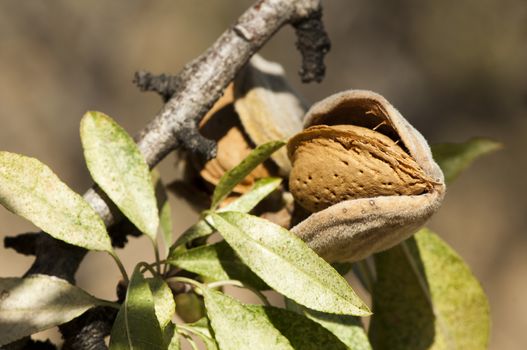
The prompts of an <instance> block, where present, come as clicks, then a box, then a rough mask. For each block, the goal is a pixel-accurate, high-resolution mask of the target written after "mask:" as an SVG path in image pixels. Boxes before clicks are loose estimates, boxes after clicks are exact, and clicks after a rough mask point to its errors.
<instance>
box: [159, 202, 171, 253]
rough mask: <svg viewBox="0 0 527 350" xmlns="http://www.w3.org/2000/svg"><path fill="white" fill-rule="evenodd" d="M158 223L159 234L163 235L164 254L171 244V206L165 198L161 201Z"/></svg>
mask: <svg viewBox="0 0 527 350" xmlns="http://www.w3.org/2000/svg"><path fill="white" fill-rule="evenodd" d="M159 224H160V226H161V234H162V235H163V241H164V242H165V247H166V254H167V255H168V252H169V247H170V245H171V244H172V240H173V238H172V232H173V229H172V227H173V226H172V207H171V206H170V202H169V201H168V200H167V201H166V202H165V203H163V206H162V207H161V211H160V213H159Z"/></svg>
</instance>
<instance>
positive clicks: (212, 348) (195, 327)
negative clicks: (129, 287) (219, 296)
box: [186, 317, 218, 350]
mask: <svg viewBox="0 0 527 350" xmlns="http://www.w3.org/2000/svg"><path fill="white" fill-rule="evenodd" d="M186 326H187V327H189V328H191V329H192V332H194V334H196V335H197V336H198V337H199V338H200V339H201V340H202V341H203V343H204V344H205V348H207V350H218V345H217V344H216V341H215V340H214V337H213V336H212V332H211V329H210V325H209V321H208V319H207V318H206V317H203V318H201V319H199V320H198V321H196V322H194V323H191V324H188V325H186Z"/></svg>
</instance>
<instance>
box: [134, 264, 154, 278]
mask: <svg viewBox="0 0 527 350" xmlns="http://www.w3.org/2000/svg"><path fill="white" fill-rule="evenodd" d="M137 266H141V267H144V268H145V270H148V271H150V273H151V274H152V276H158V275H159V273H158V272H156V271H155V270H154V269H153V268H152V264H149V263H146V262H144V261H141V262H140V263H138V264H137ZM142 272H144V271H142Z"/></svg>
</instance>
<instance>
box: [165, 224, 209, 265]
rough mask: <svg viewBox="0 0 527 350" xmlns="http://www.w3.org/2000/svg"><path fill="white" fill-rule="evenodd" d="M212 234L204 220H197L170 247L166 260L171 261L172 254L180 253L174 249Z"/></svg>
mask: <svg viewBox="0 0 527 350" xmlns="http://www.w3.org/2000/svg"><path fill="white" fill-rule="evenodd" d="M212 233H214V230H213V229H212V227H210V225H209V224H207V222H206V221H205V220H199V221H198V222H197V223H195V224H194V225H192V226H190V227H189V228H188V229H187V230H186V231H185V232H183V233H182V234H181V236H179V238H178V239H177V240H176V243H174V244H173V245H172V246H171V247H170V253H169V255H168V258H169V259H172V258H173V257H174V254H177V253H178V252H180V250H177V249H176V248H177V247H179V246H181V245H183V244H186V243H188V242H191V241H193V240H195V239H197V238H200V237H206V236H208V235H211V234H212Z"/></svg>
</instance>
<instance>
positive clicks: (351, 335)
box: [286, 298, 372, 350]
mask: <svg viewBox="0 0 527 350" xmlns="http://www.w3.org/2000/svg"><path fill="white" fill-rule="evenodd" d="M286 308H287V309H288V310H291V311H294V312H296V313H298V314H300V315H303V316H305V317H307V318H309V319H310V320H312V321H314V322H316V323H318V324H320V325H321V326H322V327H324V328H325V329H327V330H328V331H330V332H331V333H333V334H334V335H335V336H336V337H337V338H338V339H339V340H340V341H341V342H342V343H344V344H345V345H346V349H351V350H371V349H372V347H371V345H370V342H369V340H368V336H367V335H366V332H365V331H364V327H363V325H362V322H361V320H360V318H358V317H356V316H348V315H335V314H328V313H324V312H319V311H315V310H311V309H308V308H306V307H304V306H302V305H299V304H297V303H295V302H294V301H292V300H290V299H287V298H286Z"/></svg>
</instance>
